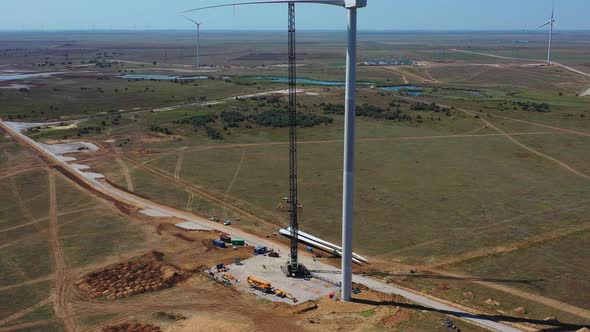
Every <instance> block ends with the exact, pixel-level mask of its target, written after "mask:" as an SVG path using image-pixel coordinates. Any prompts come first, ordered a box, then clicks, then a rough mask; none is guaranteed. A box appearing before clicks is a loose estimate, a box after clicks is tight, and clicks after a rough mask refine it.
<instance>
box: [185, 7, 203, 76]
mask: <svg viewBox="0 0 590 332" xmlns="http://www.w3.org/2000/svg"><path fill="white" fill-rule="evenodd" d="M182 16H183V17H184V18H186V19H187V20H189V21H191V22H193V23H194V24H195V25H196V26H197V67H198V68H200V67H201V50H200V47H201V24H203V22H205V20H202V21H195V20H193V19H192V18H190V17H188V16H185V15H182Z"/></svg>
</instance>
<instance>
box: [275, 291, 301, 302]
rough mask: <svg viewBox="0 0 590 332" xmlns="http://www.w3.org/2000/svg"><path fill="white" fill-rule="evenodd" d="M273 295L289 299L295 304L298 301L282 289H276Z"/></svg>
mask: <svg viewBox="0 0 590 332" xmlns="http://www.w3.org/2000/svg"><path fill="white" fill-rule="evenodd" d="M275 294H276V295H277V296H278V297H282V298H288V299H291V301H293V303H297V302H299V300H297V299H296V298H295V297H293V294H291V293H289V292H286V291H284V290H282V289H277V290H276V291H275Z"/></svg>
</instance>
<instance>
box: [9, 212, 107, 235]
mask: <svg viewBox="0 0 590 332" xmlns="http://www.w3.org/2000/svg"><path fill="white" fill-rule="evenodd" d="M94 209H96V206H92V207H87V208H82V209H75V210H72V211H67V212H62V213H58V216H60V217H61V216H67V215H69V214H72V213H78V212H84V211H90V210H94ZM46 220H49V218H48V217H43V218H37V219H35V220H33V221H29V222H27V223H24V224H20V225H16V226H12V227H7V228H2V229H0V233H5V232H10V231H13V230H15V229H19V228H23V227H27V226H30V225H34V224H38V223H41V222H44V221H46Z"/></svg>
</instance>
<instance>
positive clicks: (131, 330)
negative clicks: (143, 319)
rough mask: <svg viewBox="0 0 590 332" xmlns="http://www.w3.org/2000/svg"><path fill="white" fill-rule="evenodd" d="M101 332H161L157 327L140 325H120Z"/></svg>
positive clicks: (106, 328) (108, 327)
mask: <svg viewBox="0 0 590 332" xmlns="http://www.w3.org/2000/svg"><path fill="white" fill-rule="evenodd" d="M102 331H103V332H162V329H161V328H160V327H159V326H155V325H151V324H141V323H123V324H120V325H112V326H107V327H105V328H103V329H102Z"/></svg>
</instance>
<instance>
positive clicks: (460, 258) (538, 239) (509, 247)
mask: <svg viewBox="0 0 590 332" xmlns="http://www.w3.org/2000/svg"><path fill="white" fill-rule="evenodd" d="M589 229H590V223H586V224H584V225H579V226H576V227H573V228H569V229H566V230H557V231H553V232H548V233H544V234H540V235H537V236H533V237H531V238H529V239H528V240H525V241H517V242H514V243H510V244H504V245H499V246H495V247H492V248H484V249H480V250H476V251H472V252H469V253H465V254H459V255H456V256H454V257H452V258H450V259H447V260H444V261H440V262H437V264H436V265H435V266H432V267H431V268H433V269H445V268H448V267H452V266H455V265H459V264H462V263H465V262H468V261H471V260H474V259H478V258H482V257H488V256H495V255H500V254H508V253H511V252H514V251H517V250H521V249H525V248H528V247H532V246H535V245H540V244H543V243H546V242H549V241H553V240H558V239H561V238H563V237H566V236H569V235H573V234H576V233H581V232H584V231H587V230H589Z"/></svg>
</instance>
